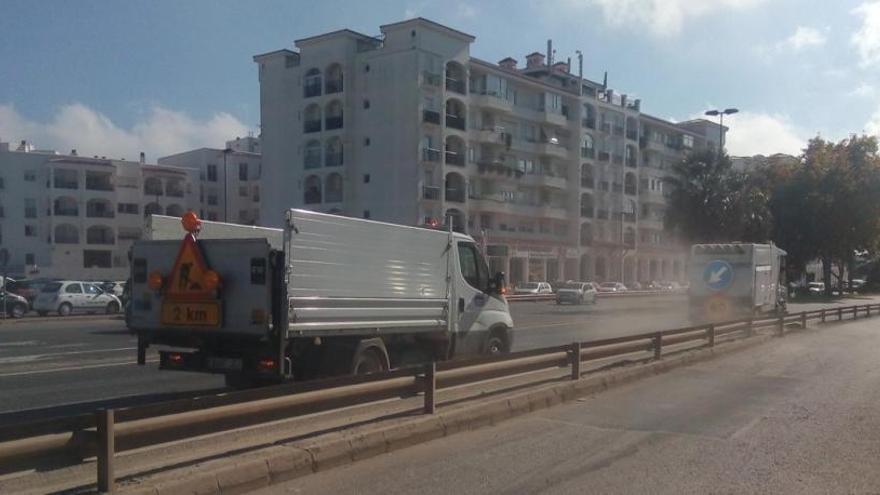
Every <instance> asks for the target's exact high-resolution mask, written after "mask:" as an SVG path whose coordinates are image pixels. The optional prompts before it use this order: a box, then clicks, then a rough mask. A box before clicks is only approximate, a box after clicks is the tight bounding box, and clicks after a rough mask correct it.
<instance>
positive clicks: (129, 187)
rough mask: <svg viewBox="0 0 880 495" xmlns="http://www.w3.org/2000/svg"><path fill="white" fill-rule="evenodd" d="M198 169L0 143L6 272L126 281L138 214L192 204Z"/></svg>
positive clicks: (139, 226) (140, 223) (0, 221)
mask: <svg viewBox="0 0 880 495" xmlns="http://www.w3.org/2000/svg"><path fill="white" fill-rule="evenodd" d="M198 185H199V171H198V170H197V169H193V168H183V167H173V166H163V165H149V164H146V163H145V161H144V157H143V154H142V155H141V160H140V161H126V160H115V159H108V158H105V157H85V156H79V155H78V154H77V152H76V150H72V151H71V152H70V154H67V155H61V154H59V153H57V152H55V151H47V150H35V149H34V148H33V146H31V145H29V144H28V143H26V142H22V143H21V144H20V145H18V146H17V147H16V148H15V149H11V148H10V145H9V143H0V250H5V251H6V252H7V254H8V257H9V260H8V263H7V266H5V267H3V269H2V270H5V271H6V272H7V273H9V274H11V275H18V276H22V275H24V276H30V277H39V276H48V277H61V278H73V279H85V280H108V279H110V280H124V279H125V278H127V276H128V267H129V261H128V249H129V247H131V244H132V242H134V241H135V240H136V239H140V238H141V236H142V234H143V228H144V216H146V215H149V214H153V213H156V214H167V215H182V214H183V213H184V212H185V211H187V210H189V209H192V208H198V206H199V202H198V200H199V198H198Z"/></svg>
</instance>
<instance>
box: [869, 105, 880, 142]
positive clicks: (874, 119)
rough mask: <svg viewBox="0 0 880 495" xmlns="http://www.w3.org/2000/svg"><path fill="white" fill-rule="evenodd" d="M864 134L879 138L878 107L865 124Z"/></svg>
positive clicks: (879, 115) (879, 118)
mask: <svg viewBox="0 0 880 495" xmlns="http://www.w3.org/2000/svg"><path fill="white" fill-rule="evenodd" d="M865 132H866V133H868V134H870V135H873V136H880V107H878V108H877V110H875V111H874V114H873V115H871V119H870V120H868V122H867V123H866V124H865Z"/></svg>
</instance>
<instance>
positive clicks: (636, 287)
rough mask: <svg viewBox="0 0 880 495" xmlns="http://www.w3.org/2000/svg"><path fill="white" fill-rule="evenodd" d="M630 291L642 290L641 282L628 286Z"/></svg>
mask: <svg viewBox="0 0 880 495" xmlns="http://www.w3.org/2000/svg"><path fill="white" fill-rule="evenodd" d="M627 288H628V289H629V290H642V284H640V283H639V282H633V283H631V284H629V285H628V286H627Z"/></svg>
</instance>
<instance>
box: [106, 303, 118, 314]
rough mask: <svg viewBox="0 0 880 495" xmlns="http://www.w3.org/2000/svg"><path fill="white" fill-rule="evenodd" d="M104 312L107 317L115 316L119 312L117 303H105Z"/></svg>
mask: <svg viewBox="0 0 880 495" xmlns="http://www.w3.org/2000/svg"><path fill="white" fill-rule="evenodd" d="M106 312H107V314H108V315H115V314H116V313H118V312H119V303H117V302H116V301H110V302H109V303H107V308H106Z"/></svg>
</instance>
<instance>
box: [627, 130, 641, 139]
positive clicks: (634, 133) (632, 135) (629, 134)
mask: <svg viewBox="0 0 880 495" xmlns="http://www.w3.org/2000/svg"><path fill="white" fill-rule="evenodd" d="M626 138H627V139H631V140H633V141H638V140H639V133H638V131H634V130H628V131H626Z"/></svg>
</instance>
